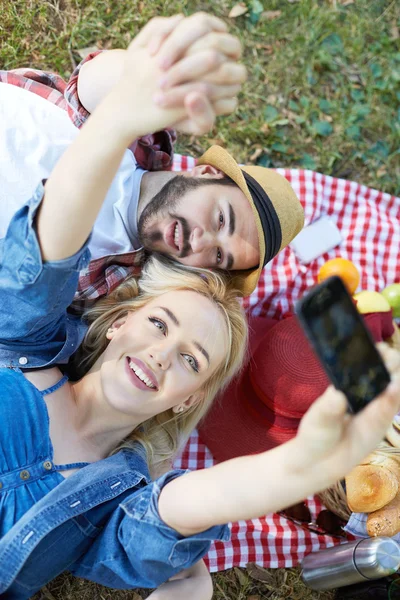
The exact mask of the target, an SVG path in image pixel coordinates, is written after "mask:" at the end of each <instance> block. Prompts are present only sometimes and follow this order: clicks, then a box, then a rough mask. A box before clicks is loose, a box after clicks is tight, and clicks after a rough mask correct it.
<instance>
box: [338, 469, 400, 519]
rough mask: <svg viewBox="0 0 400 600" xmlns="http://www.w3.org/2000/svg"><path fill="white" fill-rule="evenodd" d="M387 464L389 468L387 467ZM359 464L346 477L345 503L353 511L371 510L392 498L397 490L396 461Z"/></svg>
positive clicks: (380, 506) (376, 508)
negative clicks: (378, 463)
mask: <svg viewBox="0 0 400 600" xmlns="http://www.w3.org/2000/svg"><path fill="white" fill-rule="evenodd" d="M387 463H388V464H389V466H390V467H391V469H389V468H387V466H386V464H387ZM383 464H385V466H380V465H359V466H358V467H356V468H355V469H353V470H352V471H351V473H349V475H348V476H347V477H346V495H347V503H348V505H349V508H350V510H352V511H353V512H373V511H376V510H379V509H380V508H382V507H383V506H385V505H386V504H388V503H389V502H391V501H392V500H393V498H394V497H395V496H396V494H397V492H398V491H399V479H398V475H397V469H399V470H400V467H399V464H398V463H397V461H394V460H392V459H387V460H386V461H383V462H382V465H383Z"/></svg>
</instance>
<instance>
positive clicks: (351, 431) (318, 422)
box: [159, 348, 400, 536]
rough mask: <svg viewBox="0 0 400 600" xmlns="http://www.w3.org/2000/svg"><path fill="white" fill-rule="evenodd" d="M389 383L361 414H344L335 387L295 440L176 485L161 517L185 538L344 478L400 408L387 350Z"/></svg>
mask: <svg viewBox="0 0 400 600" xmlns="http://www.w3.org/2000/svg"><path fill="white" fill-rule="evenodd" d="M384 355H385V358H386V364H387V366H388V368H389V369H390V371H391V373H392V382H391V384H390V385H389V387H388V388H387V389H386V390H385V392H384V393H383V394H382V395H381V396H380V397H379V398H376V399H375V400H374V401H373V402H371V403H370V404H369V405H368V406H367V407H366V408H365V409H364V410H363V411H362V412H361V413H359V414H357V415H356V416H354V417H350V415H349V414H347V413H346V409H347V403H346V399H345V397H344V395H343V394H342V393H340V392H338V391H336V390H334V389H333V388H332V387H330V388H328V390H327V391H326V392H325V393H324V394H323V396H321V398H319V400H317V401H316V402H315V403H314V404H313V405H312V407H311V408H310V410H309V411H308V412H307V414H306V415H305V417H304V418H303V419H302V421H301V425H300V429H299V432H298V434H297V436H296V437H295V438H294V439H293V440H291V441H290V442H288V443H286V444H283V445H281V446H278V447H277V448H274V449H273V450H270V451H268V452H263V453H261V454H258V455H255V456H244V457H241V458H236V459H233V460H229V461H226V462H224V463H221V464H219V465H217V466H215V467H212V468H210V469H204V470H202V471H195V472H193V473H188V474H186V475H184V476H182V477H179V478H177V479H174V480H173V481H171V482H170V483H168V484H167V485H166V486H165V487H164V488H163V490H162V492H161V495H160V499H159V512H160V516H161V518H162V519H163V521H164V522H165V523H167V525H169V526H170V527H172V528H174V529H175V530H177V531H178V532H179V533H180V534H182V535H185V536H188V535H193V534H195V533H197V532H200V531H204V530H206V529H207V528H209V527H211V526H213V525H216V524H219V523H226V522H229V521H237V520H241V519H250V518H256V517H261V516H263V515H266V514H268V513H271V512H276V511H278V510H282V509H284V508H286V507H287V506H290V505H292V504H295V503H296V502H299V501H301V500H303V499H304V498H306V497H307V496H309V495H310V494H315V493H318V492H320V491H322V490H324V489H326V488H327V487H329V486H330V485H331V484H332V483H334V482H336V481H338V480H339V479H342V478H343V477H344V475H346V473H348V472H349V471H351V469H352V468H353V467H354V466H356V465H357V464H359V462H360V461H361V460H362V459H363V458H365V456H367V454H369V452H371V451H372V450H374V449H375V448H376V446H377V445H378V443H379V442H380V441H381V440H382V439H383V437H384V435H385V432H386V430H387V428H388V426H389V424H390V422H391V420H392V418H393V416H394V415H395V414H396V413H397V411H398V410H399V407H400V385H399V378H400V354H399V353H398V352H397V351H395V350H390V349H388V348H386V349H385V350H384Z"/></svg>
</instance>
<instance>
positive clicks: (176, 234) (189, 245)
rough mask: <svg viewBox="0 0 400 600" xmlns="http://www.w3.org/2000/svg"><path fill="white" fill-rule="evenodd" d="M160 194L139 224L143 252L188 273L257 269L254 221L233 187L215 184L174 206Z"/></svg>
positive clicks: (191, 193)
mask: <svg viewBox="0 0 400 600" xmlns="http://www.w3.org/2000/svg"><path fill="white" fill-rule="evenodd" d="M177 177H183V176H182V175H179V176H177ZM171 181H173V180H171ZM214 181H215V183H214ZM170 183H171V182H168V183H167V184H166V186H165V188H166V187H167V186H168V185H169V184H170ZM163 190H164V188H163ZM163 190H161V192H160V193H159V194H157V196H156V197H155V198H154V199H153V200H151V201H150V203H149V204H148V205H147V206H146V208H145V209H144V211H143V213H142V215H141V216H140V219H139V225H138V226H139V235H140V237H141V241H142V244H143V246H144V247H145V248H147V249H148V250H150V251H157V252H161V253H162V254H167V255H168V256H170V257H171V258H174V259H175V260H177V261H179V262H181V263H183V264H185V265H189V266H194V267H204V268H212V267H217V268H220V269H227V270H231V269H236V270H241V269H249V268H253V267H255V266H257V265H258V263H259V260H260V254H259V247H258V233H257V228H256V223H255V219H254V216H253V212H252V209H251V206H250V204H249V202H248V200H247V198H246V196H245V195H244V194H243V192H242V191H241V190H240V188H239V187H238V186H236V185H221V184H219V183H218V179H215V180H213V182H210V183H209V184H207V185H201V186H200V187H197V188H194V189H189V190H187V191H186V192H185V193H184V194H183V195H182V196H181V197H179V198H178V199H175V200H173V199H171V195H170V194H169V195H168V194H167V193H166V194H163Z"/></svg>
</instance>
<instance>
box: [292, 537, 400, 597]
mask: <svg viewBox="0 0 400 600" xmlns="http://www.w3.org/2000/svg"><path fill="white" fill-rule="evenodd" d="M399 567H400V545H399V544H398V543H397V542H395V541H394V540H393V539H392V538H390V537H375V538H366V539H362V540H357V541H355V542H349V543H347V544H342V545H340V546H333V547H332V548H326V549H324V550H319V551H318V552H312V553H311V554H308V555H307V556H306V557H305V558H304V559H303V562H302V569H303V572H302V577H303V581H304V582H305V584H306V585H308V586H309V587H310V588H312V589H313V590H329V589H332V588H338V587H343V586H345V585H351V584H353V583H359V582H360V581H365V580H368V579H379V578H380V577H386V576H387V575H392V574H393V573H395V572H396V571H397V570H398V569H399Z"/></svg>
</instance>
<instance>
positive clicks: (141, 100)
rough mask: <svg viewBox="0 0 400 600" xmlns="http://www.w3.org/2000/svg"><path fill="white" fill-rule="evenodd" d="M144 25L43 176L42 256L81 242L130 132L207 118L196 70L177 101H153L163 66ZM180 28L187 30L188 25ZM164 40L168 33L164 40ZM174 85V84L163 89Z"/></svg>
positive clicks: (197, 124)
mask: <svg viewBox="0 0 400 600" xmlns="http://www.w3.org/2000/svg"><path fill="white" fill-rule="evenodd" d="M189 20H190V18H189V19H188V21H189ZM185 23H186V20H182V21H181V23H180V25H179V26H180V27H181V28H183V27H184V25H185ZM151 27H152V25H151V23H149V25H148V26H147V27H146V28H144V30H143V31H142V32H141V34H139V35H138V36H137V37H136V38H135V40H134V41H133V42H132V43H131V44H130V46H129V48H128V50H127V51H126V52H124V55H123V66H122V68H121V75H120V77H119V78H118V81H117V83H116V84H115V85H114V87H113V88H112V89H111V91H110V92H109V93H108V94H107V95H106V97H105V98H104V100H102V101H101V102H100V104H99V105H98V106H97V107H96V109H95V111H94V113H93V114H92V115H91V118H90V119H89V120H88V121H87V122H86V123H85V125H84V127H83V128H82V130H81V132H80V135H79V136H78V137H77V139H76V140H75V141H74V143H73V144H72V145H71V146H70V147H69V148H68V149H67V151H66V152H65V154H64V155H63V156H62V158H61V159H60V161H59V162H58V164H57V165H56V167H55V169H54V171H53V173H52V174H51V176H50V178H49V179H48V181H47V184H46V191H45V198H44V201H43V203H42V205H41V207H40V211H39V214H38V216H37V231H38V238H39V243H40V247H41V252H42V257H43V260H45V261H54V260H60V259H63V258H65V257H68V256H70V255H72V254H73V253H74V252H76V251H77V250H78V249H79V248H80V247H81V246H82V245H83V243H84V242H85V240H86V239H87V237H88V235H89V233H90V231H91V228H92V226H93V223H94V221H95V219H96V216H97V214H98V212H99V210H100V207H101V205H102V202H103V200H104V198H105V195H106V193H107V190H108V188H109V186H110V184H111V181H112V179H113V177H114V175H115V173H116V171H117V169H118V166H119V163H120V161H121V159H122V156H123V153H124V150H125V148H126V147H127V146H129V144H130V143H131V142H132V141H133V140H134V139H136V138H137V137H140V136H142V135H145V134H147V133H149V132H152V131H158V130H161V129H164V128H166V127H170V126H178V128H179V130H181V131H185V132H189V133H195V134H202V133H205V132H206V131H208V130H209V129H210V127H212V125H213V123H214V120H215V116H216V114H217V113H216V109H215V108H214V105H213V104H212V102H211V101H210V100H209V99H208V97H207V93H205V92H207V90H205V89H204V87H203V84H200V86H201V87H200V88H199V89H198V88H196V85H195V81H196V78H197V75H195V76H194V80H193V81H192V83H191V85H192V86H194V87H191V88H190V89H186V91H185V95H184V97H183V98H182V101H181V102H180V103H179V106H176V104H175V106H176V107H175V108H166V107H165V106H164V103H163V102H159V101H158V100H159V95H160V94H161V95H163V94H164V92H162V79H163V78H164V77H165V72H164V71H162V69H161V67H160V55H159V53H160V52H161V50H162V48H163V46H162V47H161V49H160V50H159V52H158V53H156V54H154V55H153V56H151V55H150V53H149V50H148V44H149V36H148V30H149V29H150V30H151ZM195 29H196V28H194V30H195ZM188 30H189V32H190V31H192V30H193V27H189V28H188ZM184 31H185V30H184V29H183V32H184ZM200 31H202V30H201V28H200ZM146 32H147V33H146ZM181 32H182V29H181ZM174 34H175V30H174V31H173V33H172V34H171V38H172V39H175V36H174ZM178 39H180V38H178ZM196 40H197V38H195V41H196ZM168 42H169V38H167V39H166V41H165V44H167V43H168ZM178 45H179V44H178ZM176 59H179V53H178V54H177V55H176V56H175V60H176ZM182 60H183V59H182ZM178 65H179V62H178V63H176V64H174V68H176V67H177V66H178ZM167 73H168V71H167ZM174 89H176V87H173V88H170V89H169V90H168V93H173V91H174ZM221 102H222V100H221ZM226 102H228V104H229V106H227V105H226ZM223 103H224V106H223V107H222V108H221V107H220V109H219V110H220V112H226V111H227V109H228V108H229V107H230V110H232V109H233V108H234V107H235V105H236V99H235V98H230V99H229V101H228V100H226V99H224V100H223ZM222 109H223V110H222Z"/></svg>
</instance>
